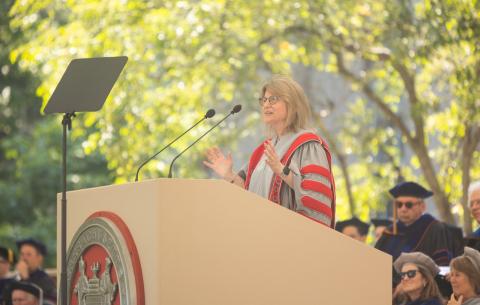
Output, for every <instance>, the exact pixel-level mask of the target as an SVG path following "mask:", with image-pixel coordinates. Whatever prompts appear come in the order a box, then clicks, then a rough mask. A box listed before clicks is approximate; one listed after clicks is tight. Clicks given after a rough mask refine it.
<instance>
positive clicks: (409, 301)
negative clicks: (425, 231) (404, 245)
mask: <svg viewBox="0 0 480 305" xmlns="http://www.w3.org/2000/svg"><path fill="white" fill-rule="evenodd" d="M393 266H394V268H395V270H396V271H397V272H398V274H399V275H400V277H401V282H400V284H398V286H397V288H396V290H395V293H394V304H401V305H442V304H444V301H443V299H442V296H441V294H440V290H439V289H438V286H437V283H436V282H435V276H436V275H437V274H438V272H439V271H440V270H439V268H438V266H437V265H436V264H435V262H434V261H433V260H432V259H431V258H430V257H428V256H427V255H425V254H423V253H421V252H411V253H402V254H401V255H400V256H399V257H398V258H397V259H396V260H395V262H394V264H393Z"/></svg>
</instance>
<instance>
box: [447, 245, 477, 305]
mask: <svg viewBox="0 0 480 305" xmlns="http://www.w3.org/2000/svg"><path fill="white" fill-rule="evenodd" d="M450 283H451V284H452V289H453V293H452V296H451V297H450V300H449V301H448V303H447V305H460V304H461V305H480V296H479V295H480V253H479V252H478V251H477V250H475V249H472V248H469V247H465V251H464V253H463V255H462V256H458V257H456V258H454V259H453V260H452V261H451V262H450Z"/></svg>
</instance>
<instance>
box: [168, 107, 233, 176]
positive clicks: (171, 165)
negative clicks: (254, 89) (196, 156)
mask: <svg viewBox="0 0 480 305" xmlns="http://www.w3.org/2000/svg"><path fill="white" fill-rule="evenodd" d="M240 110H242V105H235V106H234V107H233V109H232V111H230V113H229V114H228V115H226V116H225V117H224V118H223V119H221V120H220V121H219V122H218V123H217V124H215V125H213V127H212V128H210V129H209V130H207V132H205V133H204V134H203V135H202V136H201V137H200V138H198V139H197V140H195V142H193V143H192V144H190V146H188V147H187V148H185V149H184V150H183V151H182V152H181V153H179V154H178V155H177V156H176V157H175V158H173V160H172V162H171V163H170V169H169V170H168V178H172V167H173V163H175V160H177V159H178V157H180V156H181V155H183V153H184V152H186V151H187V150H188V149H189V148H190V147H192V146H193V145H195V144H196V143H197V142H198V141H200V140H201V139H202V138H203V137H204V136H206V135H207V134H208V133H209V132H210V131H212V130H213V129H214V128H215V127H217V126H218V125H220V123H222V122H223V121H225V120H226V119H227V118H228V117H229V116H231V115H232V114H235V113H237V112H240Z"/></svg>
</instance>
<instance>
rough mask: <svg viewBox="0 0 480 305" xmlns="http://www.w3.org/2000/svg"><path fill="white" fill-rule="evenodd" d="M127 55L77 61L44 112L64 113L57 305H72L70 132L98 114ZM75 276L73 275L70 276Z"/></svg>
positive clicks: (70, 66)
mask: <svg viewBox="0 0 480 305" xmlns="http://www.w3.org/2000/svg"><path fill="white" fill-rule="evenodd" d="M127 60H128V58H127V57H126V56H119V57H96V58H80V59H74V60H72V61H71V62H70V64H69V65H68V67H67V69H66V71H65V73H64V74H63V76H62V79H61V80H60V82H59V83H58V85H57V87H56V88H55V90H54V92H53V94H52V96H51V97H50V100H49V101H48V103H47V106H46V107H45V109H44V113H47V114H48V113H62V114H63V119H62V125H63V138H62V199H61V205H60V206H61V210H62V211H61V225H60V230H61V234H60V236H61V241H60V261H61V263H60V266H61V272H60V289H59V296H60V298H59V302H58V304H62V305H69V303H70V300H69V299H68V298H69V296H68V291H69V289H68V281H67V280H68V279H67V277H68V274H67V263H68V262H67V129H68V130H69V131H71V130H72V118H73V117H75V113H78V112H90V111H97V110H99V109H100V108H102V106H103V104H104V103H105V100H106V98H107V96H108V94H109V93H110V91H111V90H112V87H113V85H114V84H115V82H116V81H117V79H118V76H119V75H120V72H122V70H123V67H124V66H125V64H126V63H127ZM71 276H73V275H71Z"/></svg>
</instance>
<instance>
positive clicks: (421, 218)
mask: <svg viewBox="0 0 480 305" xmlns="http://www.w3.org/2000/svg"><path fill="white" fill-rule="evenodd" d="M389 192H390V194H391V195H392V196H393V198H394V202H393V204H394V222H393V224H392V226H390V227H389V228H388V229H386V230H385V231H384V232H383V234H382V236H381V237H380V239H379V240H378V241H377V243H376V244H375V248H377V249H379V250H381V251H383V252H386V253H388V254H390V255H392V257H393V260H395V259H397V258H398V257H399V256H400V254H401V253H402V252H406V253H408V252H422V253H424V254H426V255H428V256H430V257H431V258H432V259H433V260H434V261H435V263H436V264H437V265H439V266H448V264H449V263H450V260H451V258H452V257H453V256H454V253H457V252H458V253H461V249H459V250H457V249H456V248H457V247H458V246H457V243H454V242H453V241H454V237H453V230H450V229H449V227H448V226H447V225H446V224H444V223H442V222H440V221H439V220H437V219H435V218H434V217H433V216H432V215H430V214H428V213H425V210H426V204H425V201H424V200H425V199H426V198H429V197H430V196H432V195H433V193H432V192H431V191H429V190H427V189H425V188H424V187H423V186H421V185H420V184H418V183H415V182H411V181H407V182H401V183H399V184H397V185H396V186H395V187H393V188H392V189H390V190H389ZM395 216H396V217H395ZM395 218H398V220H395Z"/></svg>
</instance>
